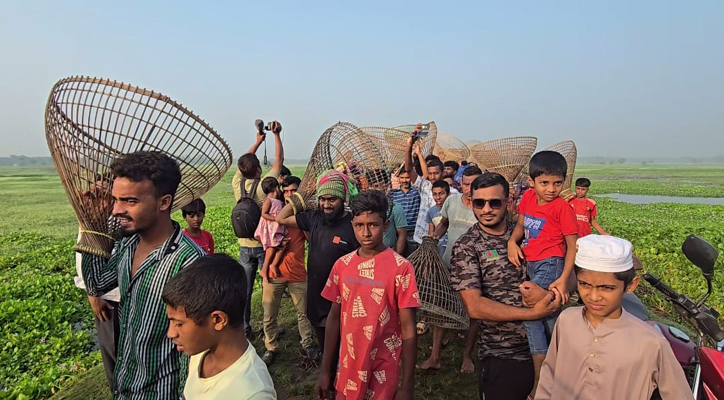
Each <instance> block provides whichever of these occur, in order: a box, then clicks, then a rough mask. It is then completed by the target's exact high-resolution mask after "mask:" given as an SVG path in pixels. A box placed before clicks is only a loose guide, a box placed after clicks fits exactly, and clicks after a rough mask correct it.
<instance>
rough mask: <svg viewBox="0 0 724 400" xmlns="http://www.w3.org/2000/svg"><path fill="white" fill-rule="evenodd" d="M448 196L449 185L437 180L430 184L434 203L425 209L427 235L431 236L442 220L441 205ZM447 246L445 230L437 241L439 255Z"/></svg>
mask: <svg viewBox="0 0 724 400" xmlns="http://www.w3.org/2000/svg"><path fill="white" fill-rule="evenodd" d="M448 196H450V185H449V184H448V183H447V182H446V181H444V180H441V181H437V182H435V183H433V184H432V198H433V200H435V205H434V206H432V207H430V209H429V210H428V211H427V224H428V226H429V231H428V236H432V235H433V233H435V228H437V225H438V224H439V223H440V221H441V220H442V214H440V210H442V206H443V205H444V204H445V200H447V198H448ZM446 246H447V232H445V235H443V236H442V237H441V238H440V240H439V241H438V249H439V250H440V256H442V255H443V254H445V247H446Z"/></svg>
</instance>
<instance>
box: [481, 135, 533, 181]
mask: <svg viewBox="0 0 724 400" xmlns="http://www.w3.org/2000/svg"><path fill="white" fill-rule="evenodd" d="M537 144H538V139H537V138H535V137H533V136H515V137H508V138H502V139H496V140H491V141H488V142H483V143H478V144H476V145H473V146H472V147H471V148H470V151H471V153H472V154H473V157H475V160H476V161H477V163H478V165H479V166H480V167H482V168H484V169H486V170H488V171H490V172H497V173H499V174H500V175H503V176H504V177H505V179H506V180H508V182H510V183H511V184H512V182H513V181H514V180H515V178H516V176H518V173H519V172H520V170H521V169H522V168H523V166H525V165H526V164H528V160H530V157H531V156H532V155H533V152H534V151H535V148H536V146H537Z"/></svg>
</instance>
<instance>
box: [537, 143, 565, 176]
mask: <svg viewBox="0 0 724 400" xmlns="http://www.w3.org/2000/svg"><path fill="white" fill-rule="evenodd" d="M567 173H568V164H567V163H566V159H565V157H563V156H562V155H561V153H558V152H556V151H550V150H543V151H539V152H537V153H535V154H534V155H533V157H531V159H530V162H529V163H528V174H529V175H530V178H531V179H533V180H535V178H537V177H539V176H541V175H552V176H560V177H563V178H565V177H566V174H567Z"/></svg>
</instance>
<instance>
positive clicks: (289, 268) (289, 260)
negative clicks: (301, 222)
mask: <svg viewBox="0 0 724 400" xmlns="http://www.w3.org/2000/svg"><path fill="white" fill-rule="evenodd" d="M287 237H288V238H289V247H287V252H286V254H284V259H283V260H282V263H281V264H280V265H279V272H281V274H282V276H276V275H275V274H274V271H273V270H271V269H270V270H269V277H271V278H274V279H278V280H280V281H285V282H306V281H307V270H306V269H305V268H304V255H305V249H304V243H305V242H306V238H305V237H304V232H302V230H301V229H297V228H288V234H287Z"/></svg>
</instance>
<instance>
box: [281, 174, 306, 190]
mask: <svg viewBox="0 0 724 400" xmlns="http://www.w3.org/2000/svg"><path fill="white" fill-rule="evenodd" d="M301 184H302V180H301V179H299V177H296V176H294V175H290V176H287V177H286V178H284V182H282V187H283V188H285V187H287V186H289V185H297V186H300V185H301Z"/></svg>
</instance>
